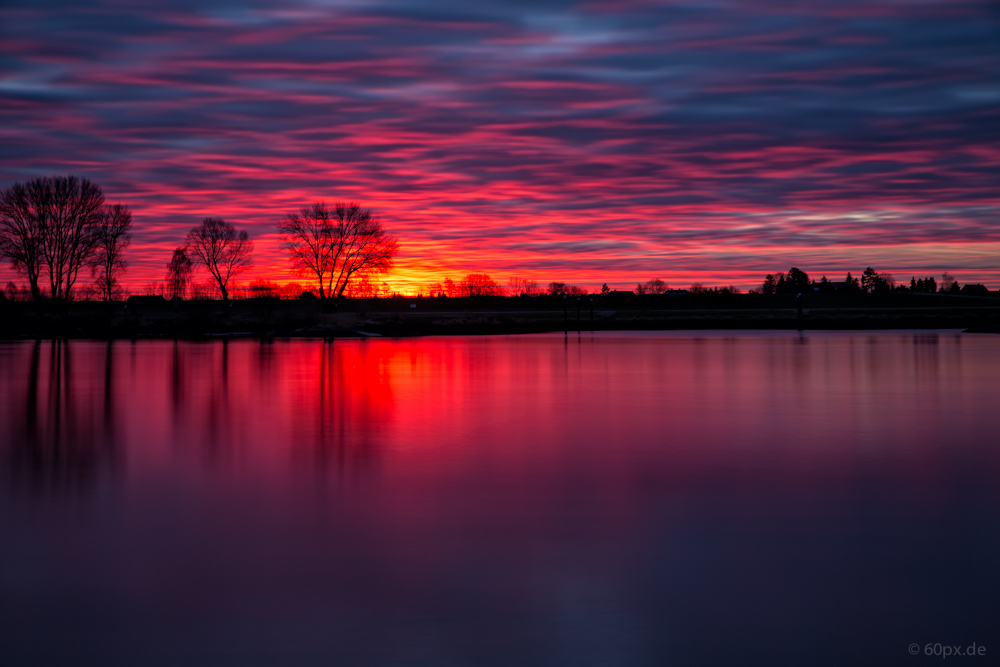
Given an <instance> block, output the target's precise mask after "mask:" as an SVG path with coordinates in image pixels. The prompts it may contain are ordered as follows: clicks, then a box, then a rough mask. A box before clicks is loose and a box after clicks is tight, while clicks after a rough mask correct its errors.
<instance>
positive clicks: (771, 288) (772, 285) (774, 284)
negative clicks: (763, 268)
mask: <svg viewBox="0 0 1000 667" xmlns="http://www.w3.org/2000/svg"><path fill="white" fill-rule="evenodd" d="M777 288H778V281H777V280H775V279H774V276H773V275H771V274H770V273H769V274H767V275H766V276H764V283H763V284H762V285H761V287H760V292H761V294H774V292H775V290H776V289H777Z"/></svg>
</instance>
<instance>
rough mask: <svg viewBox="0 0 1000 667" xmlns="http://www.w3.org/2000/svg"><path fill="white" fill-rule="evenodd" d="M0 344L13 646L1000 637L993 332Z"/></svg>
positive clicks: (799, 649)
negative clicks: (986, 333)
mask: <svg viewBox="0 0 1000 667" xmlns="http://www.w3.org/2000/svg"><path fill="white" fill-rule="evenodd" d="M0 378H2V383H0V429H2V430H0V447H2V449H0V663H2V664H4V665H27V664H47V665H48V664H52V665H81V664H95V665H140V664H141V665H174V664H184V665H253V664H290V665H291V664H294V665H312V664H315V665H332V664H343V665H396V664H401V665H402V664H414V665H420V664H429V665H473V664H481V665H513V664H518V665H559V664H566V665H591V664H610V665H659V664H678V665H687V664H796V665H797V664H831V665H833V664H836V665H842V664H896V663H906V664H916V663H925V662H930V661H935V662H936V661H938V660H941V658H940V657H937V658H932V657H927V656H925V655H924V649H925V646H926V645H928V644H931V645H933V644H934V643H935V642H937V643H940V644H941V645H948V646H951V645H955V646H961V647H962V648H963V650H964V649H965V648H966V647H968V646H969V645H971V644H972V643H973V642H975V643H976V644H977V646H984V647H985V650H986V651H987V653H986V655H987V656H990V655H992V656H996V655H997V653H1000V642H998V641H997V640H998V638H1000V636H998V635H1000V632H998V628H1000V623H998V614H997V612H996V601H997V599H1000V575H998V568H997V563H998V562H1000V502H998V501H1000V484H998V482H1000V445H998V442H997V441H998V440H1000V438H998V437H997V434H998V433H1000V409H998V399H1000V391H998V378H1000V337H995V336H985V335H984V336H976V335H960V334H957V333H933V332H932V333H919V332H917V333H877V334H863V333H858V334H821V333H819V334H807V335H805V336H800V335H798V334H783V333H776V334H753V333H747V334H735V335H734V334H729V333H727V334H725V335H721V334H704V335H701V334H658V333H638V334H621V333H619V334H613V333H608V334H596V335H588V334H584V335H583V336H579V337H578V336H576V335H573V334H571V335H570V336H569V337H568V338H564V336H563V335H562V334H559V335H555V336H517V337H483V338H429V339H410V340H366V341H354V340H344V341H336V342H326V343H324V342H321V341H287V342H273V343H260V342H257V341H230V342H225V341H218V342H208V343H196V342H176V343H175V342H168V341H164V342H160V341H143V342H130V341H118V342H114V343H107V342H89V341H72V342H68V343H66V342H63V343H58V342H57V343H50V342H40V343H36V342H33V341H27V342H6V343H0ZM913 643H916V644H917V646H918V649H919V655H918V656H917V657H911V656H910V654H909V649H908V647H909V646H910V644H913ZM930 650H931V651H932V652H933V650H934V648H933V646H931V648H930ZM938 651H939V652H940V651H941V648H940V647H938ZM993 659H995V657H994V658H993ZM961 660H964V661H970V660H973V659H972V658H964V657H963V658H961ZM989 660H990V658H988V657H987V658H983V657H979V656H977V658H976V660H975V663H974V664H986V663H987V661H989Z"/></svg>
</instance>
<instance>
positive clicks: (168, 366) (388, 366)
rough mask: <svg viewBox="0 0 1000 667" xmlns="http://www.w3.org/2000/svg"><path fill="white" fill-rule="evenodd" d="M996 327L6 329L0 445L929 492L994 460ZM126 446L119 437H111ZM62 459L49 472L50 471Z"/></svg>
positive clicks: (248, 464)
mask: <svg viewBox="0 0 1000 667" xmlns="http://www.w3.org/2000/svg"><path fill="white" fill-rule="evenodd" d="M997 347H998V346H997V345H996V344H995V343H994V341H993V339H992V338H988V337H987V338H976V337H968V336H965V337H959V336H957V335H937V334H930V335H896V336H893V335H886V334H881V335H840V336H835V335H829V336H821V335H812V336H805V337H801V338H798V337H794V336H778V337H766V336H759V337H721V336H716V337H684V336H655V335H617V336H616V335H598V336H587V335H584V336H580V337H572V336H571V337H568V338H565V339H564V338H563V337H562V336H534V337H532V336H526V337H511V338H502V337H497V338H493V337H487V338H468V339H463V338H427V339H412V340H344V341H336V342H320V341H291V342H273V343H268V342H264V343H262V342H257V341H246V340H243V341H215V342H208V343H198V342H179V341H178V342H170V341H166V342H162V341H161V342H139V343H136V342H132V343H127V342H118V343H92V342H86V341H76V342H70V343H65V342H64V343H48V342H40V343H18V344H11V345H8V346H6V347H5V348H4V350H3V352H2V354H0V363H2V364H3V366H4V369H3V370H4V372H5V377H6V378H7V381H6V382H5V383H4V385H3V391H4V393H3V395H2V396H0V399H2V400H0V410H2V411H3V413H4V414H3V417H4V422H5V423H6V424H7V425H8V427H7V429H6V436H5V437H6V444H5V447H6V449H7V450H9V452H11V454H10V460H16V461H21V463H18V464H17V465H18V466H21V465H22V464H23V465H27V464H26V463H24V462H26V461H33V463H32V464H31V466H34V467H35V468H37V469H39V470H49V473H50V474H51V475H54V476H56V477H58V476H59V475H65V474H68V473H67V472H66V471H68V470H71V469H73V470H86V469H88V466H90V467H93V466H95V465H98V463H97V462H99V461H101V460H109V461H110V460H112V459H114V458H115V457H116V456H118V454H113V452H116V451H119V450H121V451H122V452H124V451H127V457H126V460H127V465H128V469H129V470H130V471H131V472H132V473H133V476H134V475H138V476H140V477H141V476H142V475H146V474H154V473H155V472H156V471H157V470H164V469H178V466H180V469H183V470H184V471H185V473H184V474H188V475H192V476H195V477H197V476H198V475H200V474H201V471H205V470H212V469H218V470H229V471H238V472H239V473H240V474H253V475H259V476H260V477H261V479H271V480H276V479H279V478H283V476H284V475H285V473H284V472H281V471H290V470H301V469H317V470H320V469H324V470H325V469H337V468H344V469H357V470H362V469H366V468H370V467H371V466H372V465H374V464H375V463H377V464H378V467H379V469H380V470H382V474H383V475H388V476H390V477H399V478H408V479H414V480H416V479H422V480H424V481H428V480H431V479H438V480H441V479H445V480H459V481H460V480H465V479H469V478H470V476H471V478H477V479H478V478H479V477H478V476H486V477H492V478H496V479H509V478H512V477H516V478H519V479H526V480H529V481H530V480H533V479H536V478H538V477H544V478H545V479H547V480H548V481H549V482H551V483H556V482H557V481H558V480H559V479H563V478H567V477H573V478H576V477H579V476H580V475H584V476H591V477H593V479H594V484H595V485H597V486H600V485H603V484H608V485H611V486H614V487H616V488H617V487H620V488H622V489H627V488H629V485H630V484H631V483H632V482H630V481H629V480H633V478H634V477H635V476H636V475H640V476H641V475H646V474H649V473H650V471H655V473H656V475H657V477H658V478H659V479H662V480H671V482H670V483H673V484H690V483H695V482H696V481H697V480H705V479H709V478H711V479H730V480H732V479H739V480H742V481H743V482H746V483H750V484H757V483H759V481H758V479H763V478H767V479H768V480H770V482H771V483H781V484H785V485H790V486H796V485H802V486H805V487H808V486H813V485H816V484H821V483H824V480H826V481H832V480H836V479H841V478H843V477H844V476H846V477H851V476H857V475H864V474H866V471H871V470H873V469H883V468H884V469H891V470H894V472H893V473H892V474H894V475H906V476H908V477H910V478H912V479H913V480H914V481H916V480H919V482H920V484H921V485H923V488H925V489H926V490H928V492H932V489H933V488H935V486H936V485H942V484H947V483H949V482H948V474H949V473H948V472H947V471H948V469H949V468H948V465H946V462H947V461H954V459H955V456H956V452H957V453H959V454H962V453H963V452H964V453H965V454H963V455H967V456H968V457H971V458H977V457H979V458H981V459H982V461H981V463H982V464H983V465H986V466H987V468H988V469H991V470H994V471H995V464H996V452H995V451H993V450H992V449H989V448H988V447H987V445H986V444H985V443H988V442H992V440H991V438H992V436H991V435H990V434H991V433H995V432H996V429H997V427H998V423H997V421H998V420H997V417H995V416H993V415H994V411H993V410H992V397H993V395H994V392H993V377H994V375H993V373H994V371H996V370H998V369H1000V350H998V349H997ZM119 453H120V452H119ZM59 470H62V471H63V472H57V471H59Z"/></svg>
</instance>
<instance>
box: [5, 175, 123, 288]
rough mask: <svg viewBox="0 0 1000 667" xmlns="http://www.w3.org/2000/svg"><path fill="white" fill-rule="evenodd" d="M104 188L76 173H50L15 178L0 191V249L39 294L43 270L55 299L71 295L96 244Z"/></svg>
mask: <svg viewBox="0 0 1000 667" xmlns="http://www.w3.org/2000/svg"><path fill="white" fill-rule="evenodd" d="M103 208H104V193H102V192H101V188H100V187H98V186H97V185H96V184H94V183H91V182H90V181H89V180H87V179H86V178H83V179H80V178H77V177H76V176H51V177H45V178H36V179H32V180H31V181H29V182H28V183H26V184H23V185H22V184H21V183H15V184H14V185H13V186H11V187H10V188H7V189H6V190H4V191H3V193H2V194H0V253H2V254H3V255H4V256H5V257H7V258H8V259H10V260H11V262H12V263H13V264H14V267H15V268H16V269H17V270H19V271H21V272H23V273H24V274H25V275H26V276H27V278H28V284H29V286H30V289H31V295H32V298H34V299H36V300H37V299H38V298H39V297H40V296H41V290H40V288H39V285H38V282H39V278H40V276H41V272H42V269H43V268H44V269H46V270H47V272H48V277H49V286H50V290H51V296H52V298H53V299H55V300H69V299H70V298H72V293H73V285H74V284H75V283H76V279H77V276H78V275H79V272H80V269H81V268H82V267H83V266H84V265H86V264H88V263H90V262H91V261H92V258H93V254H94V249H95V247H96V243H97V240H96V238H97V237H96V234H95V229H96V227H97V225H98V224H99V223H100V221H101V219H102V212H103Z"/></svg>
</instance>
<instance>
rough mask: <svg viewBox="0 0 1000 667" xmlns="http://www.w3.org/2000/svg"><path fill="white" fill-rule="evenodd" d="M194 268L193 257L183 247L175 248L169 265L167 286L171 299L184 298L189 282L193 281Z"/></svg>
mask: <svg viewBox="0 0 1000 667" xmlns="http://www.w3.org/2000/svg"><path fill="white" fill-rule="evenodd" d="M193 270H194V267H193V266H192V265H191V258H190V257H188V255H187V251H186V250H185V249H184V248H183V247H181V248H177V249H176V250H174V255H173V257H171V258H170V263H169V264H168V265H167V287H168V290H169V291H170V298H171V299H183V298H184V293H185V292H187V286H188V283H190V282H191V273H192V272H193Z"/></svg>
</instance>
